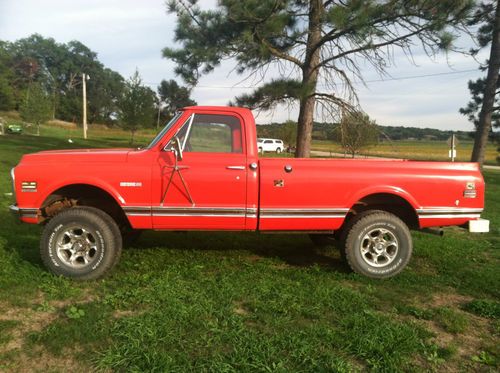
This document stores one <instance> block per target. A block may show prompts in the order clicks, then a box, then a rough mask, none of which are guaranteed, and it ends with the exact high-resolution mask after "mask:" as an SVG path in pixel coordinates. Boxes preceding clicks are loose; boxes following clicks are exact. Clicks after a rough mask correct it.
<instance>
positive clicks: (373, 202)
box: [345, 193, 419, 229]
mask: <svg viewBox="0 0 500 373" xmlns="http://www.w3.org/2000/svg"><path fill="white" fill-rule="evenodd" d="M367 210H382V211H387V212H390V213H391V214H394V215H396V216H397V217H398V218H400V219H401V220H402V221H403V222H405V224H406V225H407V226H408V227H409V228H410V229H418V228H419V223H418V216H417V212H416V211H415V209H414V208H413V206H412V205H411V204H410V203H409V202H408V201H407V200H406V199H404V198H402V197H399V196H397V195H395V194H390V193H377V194H370V195H369V196H366V197H363V198H362V199H360V200H359V201H358V202H356V203H355V204H354V205H353V206H352V207H351V209H350V210H349V213H348V214H347V216H346V219H345V221H348V220H349V219H351V218H352V217H354V216H356V215H357V214H359V213H361V212H363V211H367Z"/></svg>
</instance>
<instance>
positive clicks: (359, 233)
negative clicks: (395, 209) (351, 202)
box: [344, 211, 413, 279]
mask: <svg viewBox="0 0 500 373" xmlns="http://www.w3.org/2000/svg"><path fill="white" fill-rule="evenodd" d="M412 251H413V243H412V238H411V234H410V230H409V229H408V226H407V225H406V224H405V223H404V222H403V221H402V220H401V219H399V218H398V217H397V216H395V215H393V214H391V213H388V212H385V211H365V212H363V213H362V214H360V215H359V216H358V217H356V218H353V220H352V221H351V222H350V224H349V226H347V227H346V231H345V246H344V255H345V258H346V260H347V263H348V265H349V267H350V268H351V269H352V270H353V271H354V272H356V273H359V274H361V275H364V276H367V277H371V278H377V279H383V278H389V277H392V276H395V275H397V274H398V273H399V272H401V271H402V270H403V269H404V268H405V267H406V265H407V264H408V262H409V261H410V258H411V255H412ZM381 258H382V259H381Z"/></svg>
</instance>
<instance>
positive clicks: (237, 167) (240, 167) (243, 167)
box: [226, 166, 245, 170]
mask: <svg viewBox="0 0 500 373" xmlns="http://www.w3.org/2000/svg"><path fill="white" fill-rule="evenodd" d="M226 168H227V169H228V170H244V169H245V166H226Z"/></svg>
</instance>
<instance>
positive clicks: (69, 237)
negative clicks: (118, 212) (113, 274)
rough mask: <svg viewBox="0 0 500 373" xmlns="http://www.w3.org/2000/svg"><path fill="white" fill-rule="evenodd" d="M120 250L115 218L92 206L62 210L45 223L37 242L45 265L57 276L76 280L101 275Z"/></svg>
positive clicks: (120, 239) (118, 256) (109, 268)
mask: <svg viewBox="0 0 500 373" xmlns="http://www.w3.org/2000/svg"><path fill="white" fill-rule="evenodd" d="M121 250H122V238H121V235H120V229H119V228H118V226H117V225H116V223H115V221H114V220H113V219H112V218H111V217H110V216H109V215H108V214H106V213H104V212H103V211H101V210H99V209H96V208H93V207H73V208H70V209H67V210H63V211H61V212H60V213H59V214H57V215H56V216H54V217H53V218H52V219H51V220H50V221H49V222H48V223H47V225H46V226H45V228H44V230H43V232H42V238H41V242H40V254H41V256H42V260H43V262H44V264H45V266H46V267H47V268H48V269H49V270H50V271H51V272H53V273H54V274H56V275H63V276H65V277H70V278H73V279H77V280H94V279H97V278H99V277H102V276H103V275H104V274H106V273H107V272H108V271H109V270H111V268H112V267H113V266H114V265H115V264H116V263H117V262H118V260H119V258H120V254H121Z"/></svg>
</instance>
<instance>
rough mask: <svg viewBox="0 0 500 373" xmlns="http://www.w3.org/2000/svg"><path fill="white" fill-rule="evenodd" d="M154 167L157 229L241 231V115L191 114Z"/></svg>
mask: <svg viewBox="0 0 500 373" xmlns="http://www.w3.org/2000/svg"><path fill="white" fill-rule="evenodd" d="M174 137H177V139H178V141H179V147H180V150H181V152H182V159H181V157H180V154H177V156H176V154H175V153H174V152H173V151H170V149H171V148H173V147H174V142H173V141H171V142H170V143H169V144H167V146H166V149H167V150H166V151H162V152H161V153H160V156H159V160H158V165H157V168H156V171H154V172H156V173H157V175H158V176H159V179H160V182H159V183H157V184H158V185H160V187H159V188H157V190H154V191H153V207H152V217H153V227H154V228H156V229H175V230H178V229H186V230H197V229H200V230H201V229H203V230H206V229H214V230H243V229H244V228H245V218H246V178H247V167H246V166H245V165H246V152H245V148H244V144H245V142H244V138H243V137H244V132H243V130H242V124H241V119H240V118H239V117H237V116H235V115H228V114H227V113H225V114H212V113H210V114H196V113H194V114H192V115H191V116H190V117H189V118H188V119H187V120H186V121H185V122H184V124H183V125H182V126H181V128H180V129H179V130H178V131H177V133H176V135H175V136H174Z"/></svg>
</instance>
